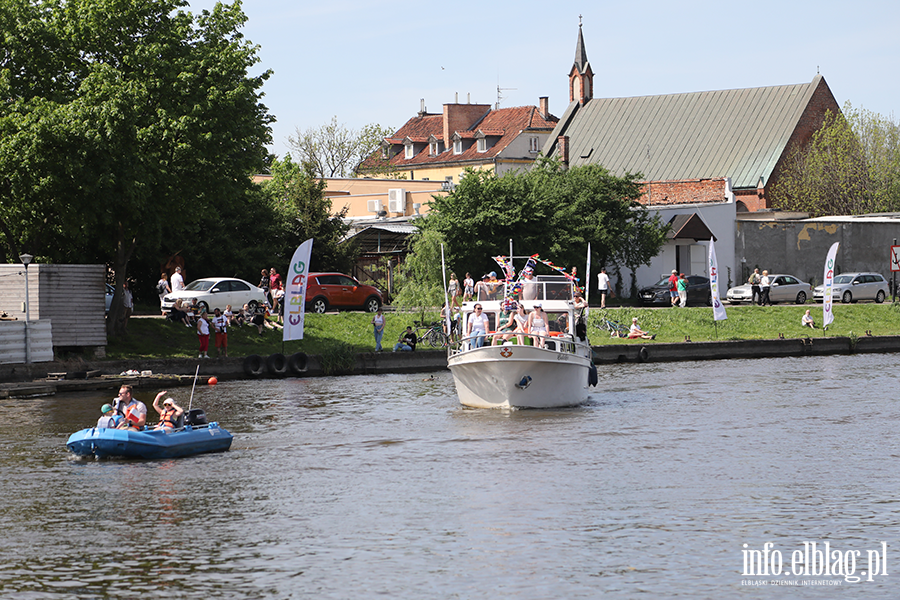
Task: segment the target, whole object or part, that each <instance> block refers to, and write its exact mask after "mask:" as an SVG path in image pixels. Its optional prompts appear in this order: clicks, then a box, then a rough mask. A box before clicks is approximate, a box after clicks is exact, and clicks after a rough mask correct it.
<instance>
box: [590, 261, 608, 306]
mask: <svg viewBox="0 0 900 600" xmlns="http://www.w3.org/2000/svg"><path fill="white" fill-rule="evenodd" d="M588 283H590V282H588ZM597 290H598V291H599V292H600V308H606V296H607V295H609V275H607V274H606V267H603V268H602V269H600V272H599V273H597Z"/></svg>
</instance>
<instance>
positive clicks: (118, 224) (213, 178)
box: [0, 0, 273, 336]
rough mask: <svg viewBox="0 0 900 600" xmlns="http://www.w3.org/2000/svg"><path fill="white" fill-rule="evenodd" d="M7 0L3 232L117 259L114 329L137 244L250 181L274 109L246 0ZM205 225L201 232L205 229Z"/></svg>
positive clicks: (0, 126) (0, 81) (171, 231)
mask: <svg viewBox="0 0 900 600" xmlns="http://www.w3.org/2000/svg"><path fill="white" fill-rule="evenodd" d="M187 6H188V4H187V2H186V1H185V0H43V1H41V2H39V3H36V2H32V1H31V0H5V2H4V3H3V8H2V9H0V22H2V25H3V28H2V29H3V35H4V44H6V43H7V42H10V41H12V42H13V43H12V44H11V45H10V46H5V48H6V51H0V173H2V174H3V175H2V176H3V182H2V184H0V235H2V236H3V247H4V248H5V249H6V251H7V259H9V257H10V256H15V255H16V254H17V252H18V251H19V250H20V249H28V250H29V251H30V252H31V253H32V254H34V255H36V256H39V257H41V258H43V259H45V260H57V261H75V262H86V261H95V260H100V261H101V262H108V263H111V264H112V267H113V269H114V271H115V274H116V288H117V291H116V297H115V299H114V302H113V307H112V309H111V310H110V316H109V319H108V323H107V331H108V333H109V335H111V336H115V335H117V334H119V333H121V331H122V319H121V315H122V305H121V302H120V299H121V289H122V283H123V282H124V281H125V279H126V278H127V277H128V272H127V269H128V265H129V262H130V260H131V259H132V258H133V257H134V256H135V254H136V253H137V254H140V253H142V252H144V253H150V252H154V251H158V248H159V247H160V245H161V243H162V241H163V240H164V239H167V240H172V239H178V238H180V237H182V236H186V235H190V234H195V235H196V234H198V231H197V227H196V226H197V224H198V223H200V222H202V221H203V219H204V217H205V215H206V214H207V213H208V212H209V211H213V210H215V209H216V208H217V207H221V206H223V205H224V206H226V207H234V206H235V203H237V202H238V201H239V200H241V199H244V198H246V196H247V194H248V193H250V191H249V190H250V187H251V186H252V185H253V184H252V183H251V182H250V175H251V174H253V173H256V172H260V171H261V170H262V169H263V168H264V166H265V161H266V158H267V157H266V151H265V144H267V143H268V142H269V141H270V139H271V131H270V128H269V124H270V123H271V121H272V120H273V119H272V117H271V116H270V115H269V114H268V111H267V109H266V107H265V106H264V105H262V104H261V103H260V96H261V92H260V88H261V87H262V85H263V83H264V82H265V80H266V79H268V77H269V72H268V71H266V72H264V73H262V74H260V75H257V76H249V75H248V72H247V71H248V69H249V68H250V67H251V66H253V65H254V64H256V63H257V62H258V60H259V59H258V56H257V52H258V48H257V47H256V46H254V45H252V44H250V43H249V42H247V41H246V40H244V39H243V37H242V35H241V33H240V29H241V27H242V26H243V25H244V23H245V21H246V17H245V16H244V14H243V12H242V10H241V4H240V1H239V0H236V1H235V2H234V3H233V4H231V5H224V4H217V5H216V6H215V8H213V9H212V10H211V11H205V10H204V11H203V12H202V13H201V14H199V15H198V16H196V17H195V16H194V15H192V14H191V13H189V12H186V11H185V10H183V9H184V8H185V7H187ZM199 233H200V234H201V235H202V232H199Z"/></svg>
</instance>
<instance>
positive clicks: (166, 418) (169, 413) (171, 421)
mask: <svg viewBox="0 0 900 600" xmlns="http://www.w3.org/2000/svg"><path fill="white" fill-rule="evenodd" d="M157 427H158V428H163V427H166V428H169V429H175V409H174V408H172V409H169V410H166V409H163V411H162V412H161V413H159V425H157Z"/></svg>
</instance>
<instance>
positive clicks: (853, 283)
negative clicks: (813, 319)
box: [813, 273, 890, 304]
mask: <svg viewBox="0 0 900 600" xmlns="http://www.w3.org/2000/svg"><path fill="white" fill-rule="evenodd" d="M824 289H825V286H823V285H819V286H816V289H814V290H813V299H814V300H815V301H816V302H822V296H823V290H824ZM889 289H890V286H889V285H888V282H887V281H886V280H885V278H884V277H882V276H881V275H880V274H879V273H841V274H840V275H838V276H836V277H835V278H834V282H833V284H832V287H831V298H832V301H834V300H840V301H841V302H843V303H844V304H848V303H850V302H858V301H859V300H874V301H875V302H877V303H878V304H881V303H882V302H884V299H885V298H886V297H887V295H888V293H889V291H888V290H889Z"/></svg>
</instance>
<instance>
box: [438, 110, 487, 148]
mask: <svg viewBox="0 0 900 600" xmlns="http://www.w3.org/2000/svg"><path fill="white" fill-rule="evenodd" d="M490 110H491V105H490V104H445V105H444V147H446V148H450V147H452V145H453V142H452V141H451V140H450V136H452V135H453V134H454V133H456V132H457V131H467V130H468V129H469V128H470V127H472V125H474V124H475V123H477V122H478V121H480V120H481V119H482V118H483V117H484V116H485V115H486V114H487V113H489V112H490Z"/></svg>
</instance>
